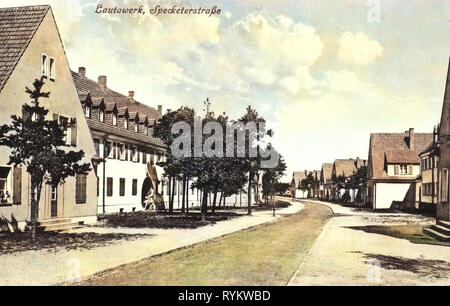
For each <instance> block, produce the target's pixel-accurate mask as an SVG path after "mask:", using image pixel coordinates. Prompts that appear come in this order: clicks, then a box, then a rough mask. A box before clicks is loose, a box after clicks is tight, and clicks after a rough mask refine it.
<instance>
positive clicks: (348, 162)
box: [333, 159, 356, 177]
mask: <svg viewBox="0 0 450 306" xmlns="http://www.w3.org/2000/svg"><path fill="white" fill-rule="evenodd" d="M333 169H334V171H335V174H336V176H340V175H343V176H345V177H349V176H351V175H353V174H354V173H355V172H356V166H355V160H354V159H336V160H335V161H334V165H333Z"/></svg>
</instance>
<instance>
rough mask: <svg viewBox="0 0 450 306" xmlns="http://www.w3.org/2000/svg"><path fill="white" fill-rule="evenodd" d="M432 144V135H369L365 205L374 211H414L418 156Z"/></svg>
mask: <svg viewBox="0 0 450 306" xmlns="http://www.w3.org/2000/svg"><path fill="white" fill-rule="evenodd" d="M432 141H433V134H431V133H415V132H414V129H412V128H411V129H409V130H408V131H406V132H404V133H375V134H371V135H370V145H369V160H368V169H367V177H368V202H369V204H370V205H371V206H372V207H373V208H374V209H390V208H392V207H393V205H394V206H396V207H397V206H398V207H400V208H403V209H414V208H415V206H416V190H415V189H416V183H418V182H419V181H420V159H419V154H420V153H421V152H423V151H424V150H425V149H426V148H427V147H428V146H429V145H430V144H431V143H432Z"/></svg>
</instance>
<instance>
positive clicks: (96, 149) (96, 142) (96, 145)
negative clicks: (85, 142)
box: [94, 138, 100, 155]
mask: <svg viewBox="0 0 450 306" xmlns="http://www.w3.org/2000/svg"><path fill="white" fill-rule="evenodd" d="M94 148H95V152H96V153H97V155H100V139H98V138H94Z"/></svg>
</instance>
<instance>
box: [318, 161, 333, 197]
mask: <svg viewBox="0 0 450 306" xmlns="http://www.w3.org/2000/svg"><path fill="white" fill-rule="evenodd" d="M332 172H333V164H332V163H324V164H322V169H321V170H320V180H319V182H320V184H319V198H320V199H322V200H329V199H330V195H331V185H332V181H331V174H332Z"/></svg>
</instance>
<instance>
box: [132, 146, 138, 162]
mask: <svg viewBox="0 0 450 306" xmlns="http://www.w3.org/2000/svg"><path fill="white" fill-rule="evenodd" d="M138 154H139V152H138V150H137V148H136V147H133V148H132V149H131V160H132V161H134V162H137V161H138Z"/></svg>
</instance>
